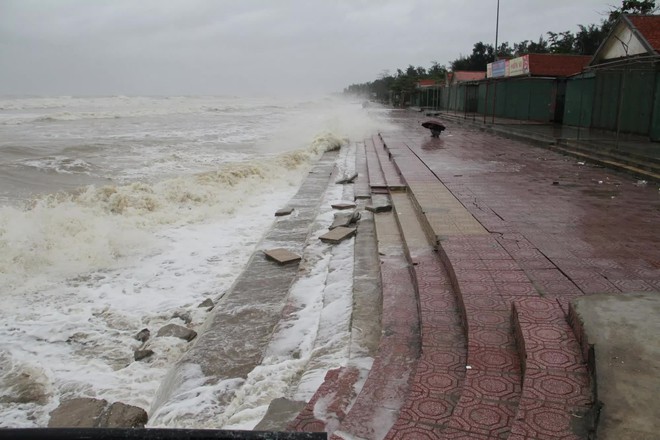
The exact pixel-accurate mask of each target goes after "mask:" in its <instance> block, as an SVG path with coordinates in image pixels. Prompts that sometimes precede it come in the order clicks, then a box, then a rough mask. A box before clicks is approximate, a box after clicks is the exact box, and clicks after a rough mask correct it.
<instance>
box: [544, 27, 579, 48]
mask: <svg viewBox="0 0 660 440" xmlns="http://www.w3.org/2000/svg"><path fill="white" fill-rule="evenodd" d="M547 34H548V42H549V47H548V49H549V51H550V53H573V46H574V45H575V35H573V33H572V32H571V31H564V32H560V33H556V32H547Z"/></svg>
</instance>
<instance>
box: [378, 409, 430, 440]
mask: <svg viewBox="0 0 660 440" xmlns="http://www.w3.org/2000/svg"><path fill="white" fill-rule="evenodd" d="M440 439H442V437H441V436H440V433H439V432H438V430H437V429H436V428H435V427H434V426H430V425H425V424H423V423H420V422H419V421H417V420H414V419H411V418H409V417H406V416H405V414H401V415H399V419H398V420H397V421H396V423H394V426H392V429H390V432H388V433H387V436H385V440H440Z"/></svg>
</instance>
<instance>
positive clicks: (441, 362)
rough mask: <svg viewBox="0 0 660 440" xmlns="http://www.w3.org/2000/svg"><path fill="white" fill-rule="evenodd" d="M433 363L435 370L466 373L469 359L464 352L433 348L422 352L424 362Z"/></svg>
mask: <svg viewBox="0 0 660 440" xmlns="http://www.w3.org/2000/svg"><path fill="white" fill-rule="evenodd" d="M423 361H427V362H431V363H432V364H433V365H434V367H435V368H438V369H444V370H452V371H465V365H467V362H466V361H467V358H466V355H465V351H464V350H459V349H447V348H444V347H441V348H431V349H427V350H424V351H423V352H422V360H421V361H420V364H421V363H422V362H423Z"/></svg>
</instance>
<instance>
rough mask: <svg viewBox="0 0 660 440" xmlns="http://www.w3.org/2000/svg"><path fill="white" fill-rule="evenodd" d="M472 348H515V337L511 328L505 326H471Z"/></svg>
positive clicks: (470, 345) (470, 343) (470, 339)
mask: <svg viewBox="0 0 660 440" xmlns="http://www.w3.org/2000/svg"><path fill="white" fill-rule="evenodd" d="M469 347H470V348H475V349H476V348H509V349H512V348H515V338H514V336H513V333H511V329H509V328H505V327H500V328H498V327H479V326H474V327H471V328H470V335H469Z"/></svg>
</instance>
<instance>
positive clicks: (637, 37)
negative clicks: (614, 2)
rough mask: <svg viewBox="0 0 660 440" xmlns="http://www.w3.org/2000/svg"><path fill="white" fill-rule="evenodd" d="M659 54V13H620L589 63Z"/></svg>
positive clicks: (593, 64)
mask: <svg viewBox="0 0 660 440" xmlns="http://www.w3.org/2000/svg"><path fill="white" fill-rule="evenodd" d="M658 56H660V15H622V16H621V18H619V20H618V21H617V22H616V23H615V25H614V27H613V28H612V30H611V31H610V34H609V35H608V36H607V38H605V41H603V43H602V44H601V45H600V47H599V48H598V50H597V51H596V54H595V55H594V57H593V59H592V60H591V65H592V66H595V65H598V64H603V63H607V62H613V61H617V60H625V59H627V58H630V57H638V58H639V57H658Z"/></svg>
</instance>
